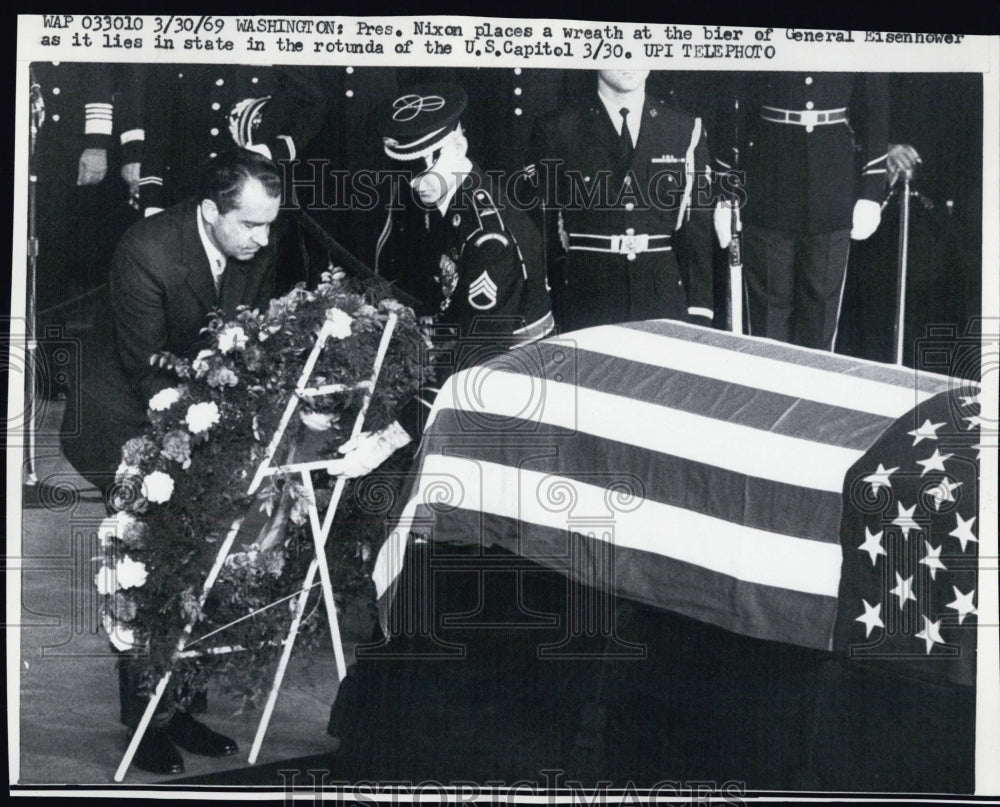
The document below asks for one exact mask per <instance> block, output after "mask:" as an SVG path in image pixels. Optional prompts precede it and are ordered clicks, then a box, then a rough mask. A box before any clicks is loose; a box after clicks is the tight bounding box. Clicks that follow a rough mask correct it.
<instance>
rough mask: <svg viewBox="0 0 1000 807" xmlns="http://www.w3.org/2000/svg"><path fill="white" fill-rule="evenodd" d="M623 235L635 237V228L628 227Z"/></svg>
mask: <svg viewBox="0 0 1000 807" xmlns="http://www.w3.org/2000/svg"><path fill="white" fill-rule="evenodd" d="M625 235H635V227H629V228H628V229H627V230H626V231H625Z"/></svg>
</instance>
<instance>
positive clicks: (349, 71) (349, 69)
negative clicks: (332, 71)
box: [344, 67, 354, 75]
mask: <svg viewBox="0 0 1000 807" xmlns="http://www.w3.org/2000/svg"><path fill="white" fill-rule="evenodd" d="M344 72H345V73H347V75H351V73H353V72H354V68H353V67H345V68H344Z"/></svg>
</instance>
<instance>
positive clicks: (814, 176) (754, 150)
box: [716, 72, 889, 235]
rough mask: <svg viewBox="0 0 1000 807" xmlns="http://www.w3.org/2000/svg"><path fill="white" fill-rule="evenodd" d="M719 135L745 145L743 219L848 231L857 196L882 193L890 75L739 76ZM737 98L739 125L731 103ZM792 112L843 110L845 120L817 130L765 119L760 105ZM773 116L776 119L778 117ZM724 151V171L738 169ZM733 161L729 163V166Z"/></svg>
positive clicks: (811, 230)
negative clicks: (735, 138) (737, 133)
mask: <svg viewBox="0 0 1000 807" xmlns="http://www.w3.org/2000/svg"><path fill="white" fill-rule="evenodd" d="M724 97H725V100H724V101H723V107H724V110H723V113H722V114H721V115H720V123H719V125H718V126H717V127H716V132H718V133H720V135H721V136H723V137H726V138H728V141H729V142H732V141H733V137H734V135H733V134H731V133H733V132H736V131H738V132H739V135H738V137H739V139H740V141H742V142H741V143H735V144H734V145H736V146H737V147H740V146H742V153H741V155H740V157H741V160H740V164H739V166H738V169H739V170H740V171H741V172H743V173H745V176H746V185H745V187H746V196H747V201H746V206H745V210H744V220H745V221H747V222H749V223H752V224H757V225H759V226H761V227H768V228H770V229H776V230H782V231H786V232H795V233H803V234H809V235H815V234H820V233H829V232H833V231H835V230H844V229H849V228H850V227H851V224H852V218H853V210H854V203H855V202H856V201H857V200H858V199H869V200H871V201H876V202H878V201H881V199H882V196H883V194H884V192H885V179H886V149H887V139H888V100H889V99H888V78H887V76H885V75H883V74H877V73H821V72H809V73H799V72H794V73H761V74H749V75H745V76H744V77H743V78H742V80H740V79H737V78H736V77H734V81H733V84H732V85H731V90H730V92H728V93H725V94H724ZM735 98H739V100H740V102H741V104H740V112H739V113H738V116H739V119H738V120H737V121H734V115H736V114H737V113H735V112H734V109H735V107H734V104H733V100H734V99H735ZM765 106H767V107H771V108H774V109H780V110H789V111H793V112H799V113H802V112H818V111H824V110H837V109H846V110H847V113H846V114H847V117H846V120H843V121H838V122H835V123H829V124H820V125H813V126H811V127H810V126H808V125H799V124H790V123H775V122H770V121H767V120H764V119H762V117H761V113H762V111H765V110H763V107H765ZM771 116H772V117H774V115H773V113H771ZM731 155H732V151H731V150H730V151H729V153H728V154H726V152H725V151H720V152H719V156H720V157H721V159H722V161H723V164H722V165H721V168H722V169H723V170H725V169H726V168H728V167H733V168H737V166H735V165H734V164H733V163H734V160H733V159H732V156H731ZM727 164H728V165H727Z"/></svg>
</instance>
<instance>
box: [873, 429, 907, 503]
mask: <svg viewBox="0 0 1000 807" xmlns="http://www.w3.org/2000/svg"><path fill="white" fill-rule="evenodd" d="M911 434H912V432H911ZM898 470H899V466H898V465H897V466H896V467H895V468H889V469H888V470H887V469H886V468H885V466H883V465H882V463H881V462H880V463H879V464H878V469H877V470H876V471H875V473H873V474H868V476H866V477H865V479H864V481H865V482H869V483H871V486H872V493H874V492H875V491H877V490H878V489H879V487H881V486H882V485H884V486H885V487H887V488H889V489H890V490H892V485H890V484H889V477H890V476H892V474H894V473H896V471H898Z"/></svg>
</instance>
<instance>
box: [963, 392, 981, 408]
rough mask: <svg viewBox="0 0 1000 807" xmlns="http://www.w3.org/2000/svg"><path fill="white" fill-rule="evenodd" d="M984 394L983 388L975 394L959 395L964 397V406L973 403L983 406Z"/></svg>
mask: <svg viewBox="0 0 1000 807" xmlns="http://www.w3.org/2000/svg"><path fill="white" fill-rule="evenodd" d="M982 394H983V393H982V390H980V391H979V392H977V393H976V394H975V395H959V396H958V397H959V398H961V399H962V406H972V405H973V404H976V405H978V406H982V405H983V399H982Z"/></svg>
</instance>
